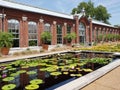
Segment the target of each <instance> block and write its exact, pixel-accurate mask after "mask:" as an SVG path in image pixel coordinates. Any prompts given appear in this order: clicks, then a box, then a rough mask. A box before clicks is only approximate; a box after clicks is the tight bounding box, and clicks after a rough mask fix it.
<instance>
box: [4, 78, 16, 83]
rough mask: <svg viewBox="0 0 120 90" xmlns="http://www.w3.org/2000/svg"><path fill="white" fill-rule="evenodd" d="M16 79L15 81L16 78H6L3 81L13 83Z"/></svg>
mask: <svg viewBox="0 0 120 90" xmlns="http://www.w3.org/2000/svg"><path fill="white" fill-rule="evenodd" d="M14 79H15V78H14V77H6V78H4V79H3V81H7V82H9V81H12V80H14Z"/></svg>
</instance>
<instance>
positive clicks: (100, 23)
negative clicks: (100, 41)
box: [92, 19, 115, 28]
mask: <svg viewBox="0 0 120 90" xmlns="http://www.w3.org/2000/svg"><path fill="white" fill-rule="evenodd" d="M92 23H94V24H98V25H103V26H107V27H113V28H115V27H114V26H112V25H109V24H106V23H103V22H100V21H97V20H94V19H92Z"/></svg>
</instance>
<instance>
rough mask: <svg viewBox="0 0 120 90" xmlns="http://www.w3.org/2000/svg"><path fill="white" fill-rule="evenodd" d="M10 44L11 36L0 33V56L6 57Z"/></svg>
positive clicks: (11, 41)
mask: <svg viewBox="0 0 120 90" xmlns="http://www.w3.org/2000/svg"><path fill="white" fill-rule="evenodd" d="M12 44H13V35H12V34H11V33H9V32H0V52H1V54H2V55H8V53H9V49H10V48H11V47H12Z"/></svg>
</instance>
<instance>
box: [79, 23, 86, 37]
mask: <svg viewBox="0 0 120 90" xmlns="http://www.w3.org/2000/svg"><path fill="white" fill-rule="evenodd" d="M79 36H85V25H84V24H83V23H82V22H80V25H79Z"/></svg>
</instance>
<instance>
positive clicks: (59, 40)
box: [57, 25, 62, 44]
mask: <svg viewBox="0 0 120 90" xmlns="http://www.w3.org/2000/svg"><path fill="white" fill-rule="evenodd" d="M57 44H62V26H60V25H57Z"/></svg>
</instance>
